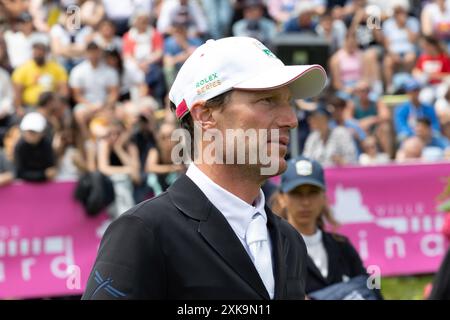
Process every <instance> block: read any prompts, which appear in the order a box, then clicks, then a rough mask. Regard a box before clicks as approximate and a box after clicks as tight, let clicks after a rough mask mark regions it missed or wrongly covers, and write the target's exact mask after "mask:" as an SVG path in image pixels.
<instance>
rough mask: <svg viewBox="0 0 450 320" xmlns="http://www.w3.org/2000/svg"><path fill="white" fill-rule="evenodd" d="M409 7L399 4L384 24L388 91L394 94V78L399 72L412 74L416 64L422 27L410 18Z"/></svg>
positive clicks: (414, 19)
mask: <svg viewBox="0 0 450 320" xmlns="http://www.w3.org/2000/svg"><path fill="white" fill-rule="evenodd" d="M408 10H409V5H408V3H407V2H405V3H401V2H399V3H397V5H396V6H395V7H394V14H393V17H392V18H389V19H388V20H386V21H385V22H384V23H383V34H384V39H385V44H384V46H385V48H386V51H387V52H386V54H385V57H384V62H383V70H384V78H385V84H386V91H387V92H388V93H390V94H392V93H393V92H394V87H393V86H392V77H393V75H394V73H395V72H396V71H397V70H402V71H404V72H411V70H412V69H413V67H414V64H415V62H416V47H415V43H416V41H417V39H418V37H419V31H420V25H419V21H418V20H417V19H416V18H415V17H411V16H408Z"/></svg>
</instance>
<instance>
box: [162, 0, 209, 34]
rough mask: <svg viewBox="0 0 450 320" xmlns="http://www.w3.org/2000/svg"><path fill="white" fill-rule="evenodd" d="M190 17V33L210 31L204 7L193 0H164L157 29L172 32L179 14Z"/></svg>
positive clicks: (166, 32)
mask: <svg viewBox="0 0 450 320" xmlns="http://www.w3.org/2000/svg"><path fill="white" fill-rule="evenodd" d="M180 14H181V15H186V16H188V17H189V30H188V31H189V33H191V34H195V35H197V36H202V35H205V34H206V33H208V23H207V20H206V17H205V14H204V13H203V11H202V8H201V7H200V5H199V4H198V3H197V2H196V1H192V0H166V1H164V2H163V4H162V7H161V12H160V15H159V19H158V24H157V29H158V31H159V32H161V33H164V34H170V33H171V26H172V24H173V20H174V19H176V18H177V16H178V15H180Z"/></svg>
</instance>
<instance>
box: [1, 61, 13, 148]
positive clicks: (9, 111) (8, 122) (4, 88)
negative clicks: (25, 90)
mask: <svg viewBox="0 0 450 320" xmlns="http://www.w3.org/2000/svg"><path fill="white" fill-rule="evenodd" d="M13 100H14V90H13V85H12V82H11V79H10V75H9V73H8V72H6V70H4V69H3V68H2V67H0V148H1V147H2V146H3V138H4V136H5V133H6V131H7V130H8V129H9V127H11V126H12V124H13V117H14V105H13Z"/></svg>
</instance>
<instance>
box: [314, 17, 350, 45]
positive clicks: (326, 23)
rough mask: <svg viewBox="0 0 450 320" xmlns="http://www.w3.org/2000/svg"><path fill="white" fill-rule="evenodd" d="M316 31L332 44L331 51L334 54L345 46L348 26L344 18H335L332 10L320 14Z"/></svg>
mask: <svg viewBox="0 0 450 320" xmlns="http://www.w3.org/2000/svg"><path fill="white" fill-rule="evenodd" d="M316 32H317V34H318V35H319V36H321V37H323V38H325V39H326V40H327V42H328V44H329V46H330V50H329V52H330V54H333V53H335V52H336V51H338V50H339V49H341V48H342V47H343V45H344V41H345V35H346V34H347V27H346V26H345V23H344V22H342V20H338V19H333V17H332V15H331V11H326V12H325V13H324V14H322V15H321V16H320V19H319V24H318V25H317V27H316Z"/></svg>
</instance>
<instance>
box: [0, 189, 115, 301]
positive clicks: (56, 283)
mask: <svg viewBox="0 0 450 320" xmlns="http://www.w3.org/2000/svg"><path fill="white" fill-rule="evenodd" d="M74 188H75V183H74V182H57V183H47V184H28V183H17V184H14V185H11V186H7V187H2V188H0V298H3V299H13V298H32V297H48V296H58V295H77V294H81V293H82V292H83V290H84V285H85V283H86V281H87V278H88V276H89V272H90V270H91V267H92V265H93V263H94V259H95V257H96V254H97V248H98V245H99V243H100V237H101V234H102V232H103V230H104V228H105V227H106V226H107V221H108V220H107V217H106V215H103V214H102V215H100V216H98V217H96V218H89V217H87V216H86V214H85V213H84V211H83V208H82V207H81V206H80V205H79V204H78V203H77V202H75V201H74V200H73V196H72V194H73V190H74Z"/></svg>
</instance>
